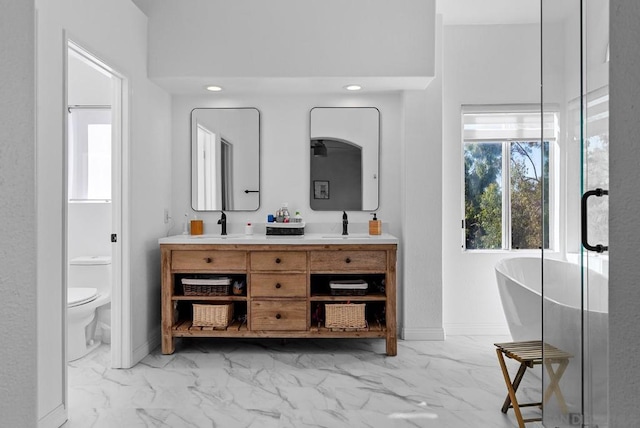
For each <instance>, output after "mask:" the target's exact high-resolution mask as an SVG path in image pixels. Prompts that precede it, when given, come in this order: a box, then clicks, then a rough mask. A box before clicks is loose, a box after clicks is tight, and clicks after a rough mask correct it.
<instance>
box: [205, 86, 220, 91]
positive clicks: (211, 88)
mask: <svg viewBox="0 0 640 428" xmlns="http://www.w3.org/2000/svg"><path fill="white" fill-rule="evenodd" d="M221 90H222V87H220V86H215V85H211V86H207V91H211V92H220V91H221Z"/></svg>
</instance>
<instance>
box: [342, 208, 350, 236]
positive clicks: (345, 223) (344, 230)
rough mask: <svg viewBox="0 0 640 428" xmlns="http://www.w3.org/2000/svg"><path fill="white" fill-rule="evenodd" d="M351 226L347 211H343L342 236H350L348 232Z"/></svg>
mask: <svg viewBox="0 0 640 428" xmlns="http://www.w3.org/2000/svg"><path fill="white" fill-rule="evenodd" d="M348 224H349V219H348V218H347V212H346V211H342V234H343V235H348V234H349V232H347V225H348Z"/></svg>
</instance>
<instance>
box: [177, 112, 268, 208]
mask: <svg viewBox="0 0 640 428" xmlns="http://www.w3.org/2000/svg"><path fill="white" fill-rule="evenodd" d="M196 110H253V111H255V112H256V114H257V120H258V123H257V146H258V147H257V149H258V150H257V160H258V162H257V165H258V176H257V180H258V181H257V185H258V187H257V189H245V190H244V191H243V192H244V193H246V194H249V193H257V194H258V195H257V196H258V201H257V206H256V207H255V208H251V209H234V208H231V209H229V208H228V207H225V206H224V205H223V206H222V207H221V208H220V209H209V210H207V209H197V208H195V207H194V197H193V195H194V182H193V181H194V162H195V161H194V159H195V157H194V156H195V155H194V138H195V136H194V122H193V121H194V112H196ZM189 131H190V132H189V134H190V148H191V151H190V165H191V167H190V175H189V177H190V180H189V183H190V200H191V209H192V210H194V211H196V212H216V211H231V212H234V211H236V212H251V211H258V210H259V209H260V205H261V202H262V201H261V191H262V179H261V176H262V154H261V150H262V148H261V146H262V144H261V143H262V137H261V135H262V121H261V113H260V110H258V109H257V108H255V107H195V108H193V109H192V110H191V112H190V114H189Z"/></svg>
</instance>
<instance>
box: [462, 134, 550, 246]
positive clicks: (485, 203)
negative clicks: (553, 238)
mask: <svg viewBox="0 0 640 428" xmlns="http://www.w3.org/2000/svg"><path fill="white" fill-rule="evenodd" d="M503 153H508V154H509V161H508V165H509V166H508V170H507V171H503V169H504V167H503V165H504V164H505V163H504V162H503ZM464 164H465V169H464V174H465V244H466V248H467V249H503V248H505V249H534V248H541V247H542V246H544V247H545V248H548V247H549V188H548V186H549V144H548V142H545V143H544V144H541V143H540V142H526V141H504V142H473V143H465V145H464ZM505 189H506V190H505ZM543 190H544V192H543ZM505 191H506V192H507V194H506V195H505V194H503V192H505ZM543 195H544V201H543ZM503 201H508V202H506V203H503ZM503 219H504V221H503ZM503 236H506V237H509V239H508V240H503ZM503 241H508V242H504V243H503Z"/></svg>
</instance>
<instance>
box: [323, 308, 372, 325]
mask: <svg viewBox="0 0 640 428" xmlns="http://www.w3.org/2000/svg"><path fill="white" fill-rule="evenodd" d="M365 306H366V304H365V303H357V304H355V303H349V304H342V303H339V304H331V305H329V304H326V305H325V318H326V320H325V327H327V328H365V327H366V326H367V322H366V320H365V318H364V308H365Z"/></svg>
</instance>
